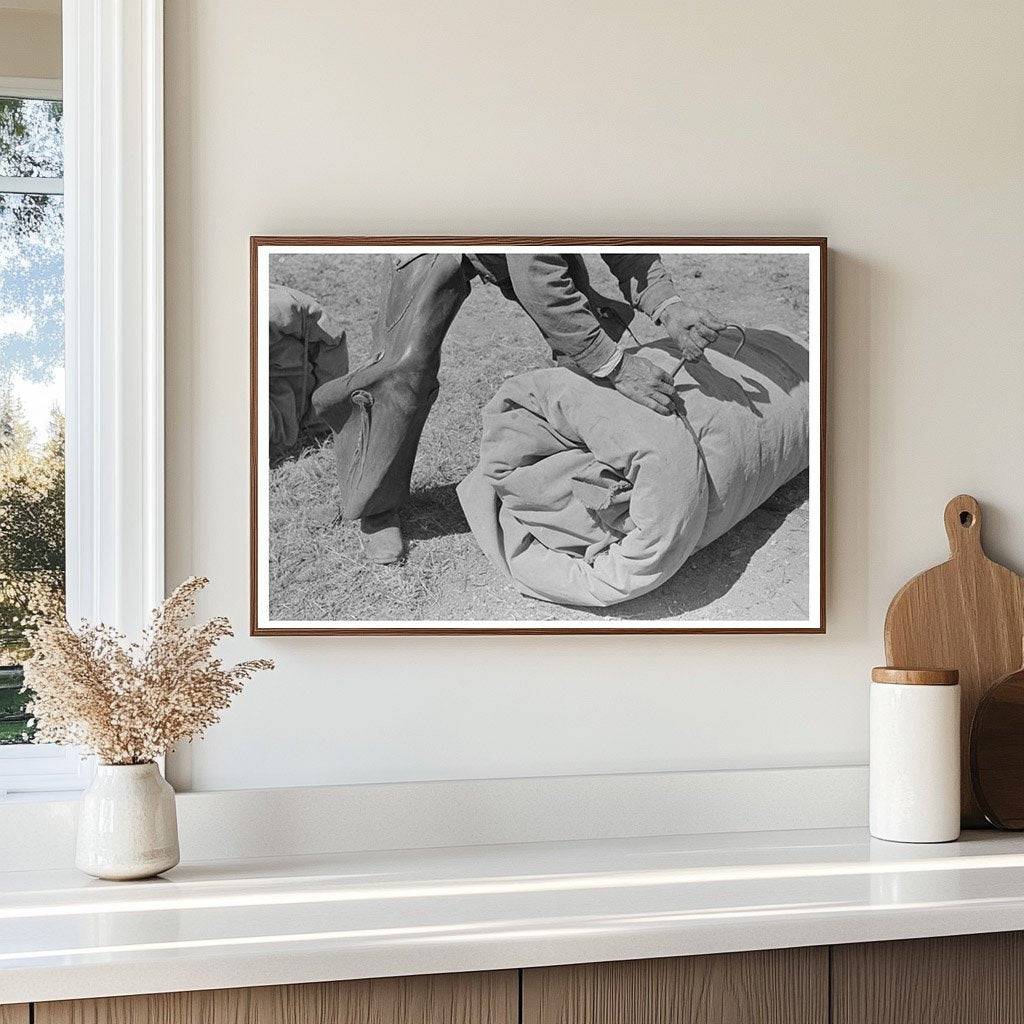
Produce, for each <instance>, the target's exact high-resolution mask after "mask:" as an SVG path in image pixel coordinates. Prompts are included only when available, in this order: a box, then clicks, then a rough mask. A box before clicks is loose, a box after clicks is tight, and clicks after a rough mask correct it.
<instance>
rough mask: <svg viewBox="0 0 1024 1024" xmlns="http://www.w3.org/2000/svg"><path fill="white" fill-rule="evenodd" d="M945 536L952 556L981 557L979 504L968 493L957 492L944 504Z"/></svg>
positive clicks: (982, 552)
mask: <svg viewBox="0 0 1024 1024" xmlns="http://www.w3.org/2000/svg"><path fill="white" fill-rule="evenodd" d="M945 520H946V536H947V537H948V538H949V553H950V555H951V556H952V557H953V558H957V557H958V556H963V555H967V556H971V555H974V556H976V557H978V558H983V557H984V555H985V552H984V551H983V550H982V547H981V506H980V505H979V504H978V501H977V499H976V498H972V497H971V496H970V495H969V494H958V495H957V496H956V497H955V498H953V499H952V500H951V501H950V502H949V504H948V505H947V506H946V512H945Z"/></svg>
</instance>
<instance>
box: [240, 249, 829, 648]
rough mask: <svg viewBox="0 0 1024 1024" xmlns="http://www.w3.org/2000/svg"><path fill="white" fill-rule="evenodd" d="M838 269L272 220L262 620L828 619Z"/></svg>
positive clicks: (565, 626) (259, 376) (790, 256)
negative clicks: (361, 233) (290, 226)
mask: <svg viewBox="0 0 1024 1024" xmlns="http://www.w3.org/2000/svg"><path fill="white" fill-rule="evenodd" d="M824 269H825V244H824V240H821V239H752V240H715V239H708V240H701V239H687V240H685V241H684V240H676V239H673V240H662V239H635V240H629V239H572V240H565V241H564V242H562V241H560V240H557V239H507V240H505V239H502V240H497V239H475V238H474V239H455V240H453V239H437V240H430V239H414V238H409V239H319V238H318V239H307V238H254V239H253V240H252V268H251V272H252V286H253V287H252V294H253V321H252V350H253V368H252V374H253V376H252V401H253V410H252V416H253V429H252V452H251V459H252V486H253V495H252V529H253V538H252V553H253V559H252V562H253V564H252V573H253V579H252V601H253V609H252V627H253V631H254V632H255V633H303V632H310V633H329V632H339V633H343V632H373V631H387V632H419V631H425V632H448V631H452V632H491V631H499V632H516V631H522V632H529V631H533V632H537V631H543V632H607V631H615V632H619V631H669V632H673V631H678V632H689V631H694V632H696V631H712V630H722V631H725V630H728V631H750V632H756V631H807V632H820V631H822V630H823V628H824V601H823V583H822V580H823V572H824V565H823V550H822V536H823V521H822V520H823V508H822V504H823V482H822V453H823V437H824V388H823V384H822V381H823V368H824V352H825V348H824V346H825V339H824V322H825V318H824V308H823V306H824Z"/></svg>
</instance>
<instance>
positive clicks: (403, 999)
mask: <svg viewBox="0 0 1024 1024" xmlns="http://www.w3.org/2000/svg"><path fill="white" fill-rule="evenodd" d="M518 996H519V993H518V978H517V974H516V972H515V971H495V972H491V973H478V974H446V975H427V976H424V977H415V978H375V979H372V980H369V981H339V982H329V983H324V984H315V985H274V986H270V987H267V988H238V989H220V990H217V991H211V992H173V993H166V994H163V995H152V996H120V997H117V998H114V999H83V1000H77V1001H67V1002H57V1003H38V1004H36V1013H35V1024H516V1021H517V1020H518ZM2 1024H6V1022H2ZM18 1024H21V1022H20V1021H19V1022H18Z"/></svg>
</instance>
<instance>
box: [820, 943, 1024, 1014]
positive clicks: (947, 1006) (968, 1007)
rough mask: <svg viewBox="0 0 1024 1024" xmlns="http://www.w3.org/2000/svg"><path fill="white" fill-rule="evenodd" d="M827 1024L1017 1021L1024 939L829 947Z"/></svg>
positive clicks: (1021, 1010) (1023, 997)
mask: <svg viewBox="0 0 1024 1024" xmlns="http://www.w3.org/2000/svg"><path fill="white" fill-rule="evenodd" d="M832 1019H833V1022H834V1024H1024V935H1022V934H1021V933H1019V932H998V933H994V934H991V935H956V936H951V937H948V938H939V939H910V940H906V941H902V942H865V943H857V944H855V945H849V946H833V947H832Z"/></svg>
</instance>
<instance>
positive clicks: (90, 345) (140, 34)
mask: <svg viewBox="0 0 1024 1024" xmlns="http://www.w3.org/2000/svg"><path fill="white" fill-rule="evenodd" d="M63 39H64V66H63V82H62V83H53V82H46V81H44V80H39V81H36V82H33V80H24V79H19V80H10V79H8V80H6V82H7V84H8V87H9V88H15V87H16V85H17V83H20V84H21V86H22V88H23V89H26V90H27V89H33V88H36V89H49V90H50V93H49V95H43V94H42V93H39V92H33V96H37V97H38V98H43V99H54V98H60V95H61V91H62V92H63V100H64V231H65V235H64V238H65V268H64V281H65V300H64V322H65V357H64V358H65V376H66V381H67V394H66V403H65V413H66V419H67V445H66V464H67V519H66V530H67V542H66V550H67V604H68V618H69V619H70V620H71V621H72V622H74V621H77V620H78V619H81V618H86V619H89V620H90V621H99V622H105V623H107V624H108V625H112V626H116V627H117V628H119V629H122V630H124V631H125V632H126V633H128V634H129V635H137V634H138V633H139V631H140V630H141V628H142V626H143V625H144V623H145V622H146V619H147V617H148V614H149V611H150V610H151V609H152V608H153V607H155V606H156V604H157V603H158V602H159V601H160V600H161V599H162V598H163V596H164V351H163V344H164V340H163V338H164V282H163V275H164V262H163V261H164V254H163V243H164V237H163V205H164V204H163V0H64V3H63ZM6 95H18V94H17V93H12V92H10V91H8V92H7V93H6ZM91 774H92V765H91V763H89V762H88V761H83V759H82V758H81V757H80V756H79V755H78V753H77V752H76V751H71V750H66V749H62V748H60V747H52V746H49V747H48V746H42V745H39V746H30V745H26V746H16V747H7V748H0V799H2V798H3V797H4V796H5V795H7V796H8V797H10V796H11V795H13V796H14V798H17V797H18V795H19V794H36V795H37V796H41V795H43V794H54V795H57V796H59V795H61V792H64V793H66V792H67V791H68V790H77V789H81V788H83V787H84V786H85V785H86V784H87V783H88V779H89V778H90V777H91Z"/></svg>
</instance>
